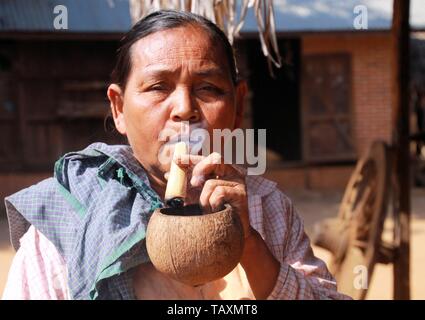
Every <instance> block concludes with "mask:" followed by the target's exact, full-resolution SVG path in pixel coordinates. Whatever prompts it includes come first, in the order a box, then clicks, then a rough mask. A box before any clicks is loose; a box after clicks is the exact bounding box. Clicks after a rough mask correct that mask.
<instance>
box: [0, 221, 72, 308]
mask: <svg viewBox="0 0 425 320" xmlns="http://www.w3.org/2000/svg"><path fill="white" fill-rule="evenodd" d="M66 278H67V270H66V264H65V262H64V260H63V258H62V256H61V255H60V254H59V252H58V251H57V250H56V248H55V246H54V245H53V244H52V243H51V242H50V241H49V240H48V239H47V238H46V237H45V236H44V235H43V234H42V233H41V232H40V231H38V230H37V229H36V228H35V227H34V226H31V227H30V228H29V229H28V231H27V232H26V233H25V234H24V236H23V237H22V238H21V239H20V247H19V249H18V251H17V253H16V255H15V257H14V259H13V262H12V265H11V268H10V271H9V275H8V279H7V283H6V287H5V290H4V293H3V299H8V300H9V299H19V300H22V299H25V300H26V299H61V300H62V299H69V293H68V288H67V280H66Z"/></svg>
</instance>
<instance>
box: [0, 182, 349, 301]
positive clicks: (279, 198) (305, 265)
mask: <svg viewBox="0 0 425 320" xmlns="http://www.w3.org/2000/svg"><path fill="white" fill-rule="evenodd" d="M246 185H247V190H248V204H249V218H250V223H251V225H252V227H253V228H254V229H256V230H257V231H258V232H259V233H260V235H261V236H262V238H263V239H264V240H265V242H266V244H267V246H268V248H269V250H270V251H271V252H272V254H273V255H274V257H275V258H276V259H277V260H278V261H279V262H280V272H279V275H278V279H277V281H276V284H275V286H274V288H273V290H272V292H271V293H270V295H269V297H268V299H347V298H348V297H347V296H345V295H343V294H341V293H339V292H337V289H336V282H335V280H334V278H333V277H332V275H331V274H330V273H329V271H328V270H327V267H326V265H325V263H324V262H323V261H322V260H320V259H318V258H316V257H315V256H314V254H313V251H312V249H311V246H310V241H309V239H308V237H307V235H306V234H305V232H304V227H303V222H302V220H301V218H300V217H299V215H298V214H297V212H296V210H295V208H294V206H293V204H292V202H291V200H290V199H289V198H288V197H287V196H286V195H285V194H284V193H282V192H281V191H280V190H279V189H278V188H277V187H276V183H275V182H272V181H269V180H266V179H263V178H261V177H254V176H248V177H247V178H246ZM20 244H21V246H20V248H19V250H18V251H17V253H16V255H15V257H14V260H13V262H12V266H11V269H10V271H9V276H8V280H7V283H6V287H5V290H4V293H3V299H70V298H71V296H70V293H69V290H68V286H67V268H66V263H65V261H64V259H63V258H62V257H61V255H60V254H59V253H58V251H57V250H56V248H55V247H54V245H53V244H52V243H51V242H50V241H49V240H48V239H47V238H46V237H45V236H44V235H43V234H41V233H40V232H39V231H38V230H36V229H35V228H34V227H33V226H31V227H30V228H29V229H28V231H27V232H26V234H25V235H24V236H23V237H22V238H21V240H20ZM234 271H235V270H234ZM232 273H233V272H232ZM144 274H146V277H154V273H152V272H146V273H144ZM239 279H240V276H239ZM148 280H149V279H148ZM151 281H157V280H156V279H155V280H153V279H151ZM240 282H243V281H240ZM155 283H156V282H155ZM167 286H168V288H167V292H170V290H168V289H169V287H170V286H175V287H176V288H175V289H176V290H171V292H177V291H178V290H177V289H178V288H177V286H178V284H176V283H175V282H169V283H168V284H167ZM145 287H146V288H154V287H155V286H150V287H149V286H148V285H146V286H145ZM240 287H241V288H243V285H242V286H240ZM211 288H214V287H211ZM139 289H140V288H139ZM172 289H173V288H172ZM146 290H148V289H146ZM193 290H196V289H193ZM197 290H199V289H197ZM211 290H215V289H210V291H211ZM235 290H236V291H237V290H239V287H237V288H236V289H235ZM138 291H140V290H138ZM142 291H143V290H142ZM163 291H164V290H163ZM205 291H206V289H205ZM241 291H243V290H241ZM180 292H181V291H180ZM244 292H245V293H246V292H249V290H248V291H247V290H245V291H244ZM241 295H243V294H242V293H241ZM248 295H249V294H248ZM180 296H181V295H177V296H176V297H174V298H179V297H180ZM215 296H217V295H214V294H209V295H201V296H200V298H207V299H209V298H211V297H215ZM218 296H219V297H220V295H218ZM146 297H149V298H155V294H147V295H146ZM186 297H189V298H197V297H198V296H197V295H194V294H193V292H191V293H190V294H189V295H186ZM230 297H234V296H230ZM158 298H159V297H158ZM170 298H173V297H172V296H171V297H170ZM221 298H224V299H225V296H223V295H221Z"/></svg>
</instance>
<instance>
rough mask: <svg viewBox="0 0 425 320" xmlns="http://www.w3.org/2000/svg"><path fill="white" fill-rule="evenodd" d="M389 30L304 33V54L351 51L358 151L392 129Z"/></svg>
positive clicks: (361, 150)
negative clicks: (324, 33) (353, 32)
mask: <svg viewBox="0 0 425 320" xmlns="http://www.w3.org/2000/svg"><path fill="white" fill-rule="evenodd" d="M391 46H392V41H391V36H390V34H389V33H388V34H372V33H364V34H349V33H345V34H338V35H322V34H317V35H314V34H311V35H304V36H303V37H302V55H308V54H319V53H320V54H322V53H339V52H341V53H342V52H344V53H351V68H352V97H353V113H354V117H353V122H352V124H353V128H354V134H355V141H356V148H357V154H358V155H360V154H362V153H363V152H364V151H365V149H366V148H367V147H368V146H369V144H370V143H371V142H372V141H374V140H376V139H382V140H385V141H389V140H390V133H391V130H390V128H391Z"/></svg>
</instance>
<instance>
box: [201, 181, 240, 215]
mask: <svg viewBox="0 0 425 320" xmlns="http://www.w3.org/2000/svg"><path fill="white" fill-rule="evenodd" d="M242 197H243V193H242V192H241V190H240V189H238V188H236V187H235V186H226V185H218V186H216V187H215V188H214V191H213V192H212V193H211V196H210V198H209V200H208V201H209V206H210V208H211V211H212V212H216V211H219V210H221V209H222V208H223V205H224V204H225V203H229V204H230V205H231V206H232V207H234V208H235V209H236V210H238V209H239V204H240V203H241V202H242Z"/></svg>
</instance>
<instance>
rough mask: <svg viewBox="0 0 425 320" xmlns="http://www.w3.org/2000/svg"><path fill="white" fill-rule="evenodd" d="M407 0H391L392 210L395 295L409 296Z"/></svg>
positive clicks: (408, 2) (404, 297)
mask: <svg viewBox="0 0 425 320" xmlns="http://www.w3.org/2000/svg"><path fill="white" fill-rule="evenodd" d="M409 5H410V1H409V0H394V10H393V25H392V34H393V45H394V60H393V75H394V77H393V84H394V89H393V114H392V115H393V131H392V134H393V136H392V139H393V147H394V152H395V154H394V155H395V162H394V169H393V170H394V184H395V186H394V187H395V188H394V189H395V190H394V191H395V192H394V197H395V198H394V210H395V212H394V213H395V220H396V221H395V222H396V225H397V226H398V227H397V228H398V230H397V232H398V235H397V238H398V241H399V247H398V250H397V252H396V255H395V259H394V299H397V300H399V299H402V300H405V299H406V300H407V299H410V150H409V38H410V34H409Z"/></svg>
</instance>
